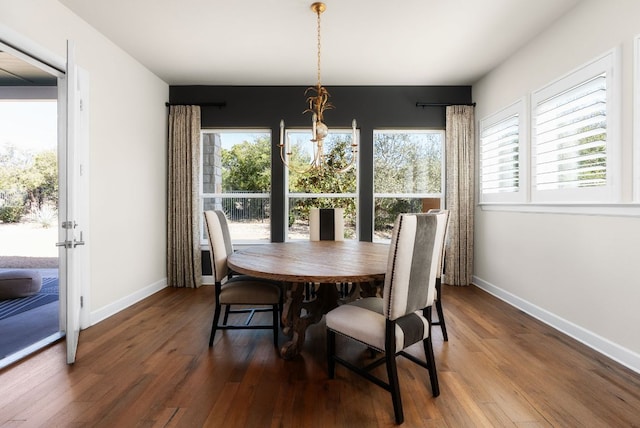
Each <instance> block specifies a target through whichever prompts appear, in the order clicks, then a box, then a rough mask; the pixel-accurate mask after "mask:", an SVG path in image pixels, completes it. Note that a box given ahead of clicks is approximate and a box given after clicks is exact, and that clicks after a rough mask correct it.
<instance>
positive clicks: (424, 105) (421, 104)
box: [416, 101, 476, 108]
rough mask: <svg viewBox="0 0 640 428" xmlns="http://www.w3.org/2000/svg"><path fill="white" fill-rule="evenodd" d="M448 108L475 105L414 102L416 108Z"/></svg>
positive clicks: (473, 104)
mask: <svg viewBox="0 0 640 428" xmlns="http://www.w3.org/2000/svg"><path fill="white" fill-rule="evenodd" d="M448 106H473V107H475V106H476V103H421V102H420V101H418V102H416V107H422V108H425V107H448Z"/></svg>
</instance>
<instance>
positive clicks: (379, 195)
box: [371, 128, 447, 242]
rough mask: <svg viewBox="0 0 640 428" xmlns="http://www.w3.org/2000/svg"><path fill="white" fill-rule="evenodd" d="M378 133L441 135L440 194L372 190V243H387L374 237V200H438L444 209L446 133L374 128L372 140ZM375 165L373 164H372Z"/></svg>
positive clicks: (440, 130)
mask: <svg viewBox="0 0 640 428" xmlns="http://www.w3.org/2000/svg"><path fill="white" fill-rule="evenodd" d="M376 132H379V133H384V132H402V133H407V134H408V133H412V132H413V133H424V132H433V133H439V134H440V135H441V139H442V159H441V162H442V164H441V166H440V171H441V174H442V176H441V177H440V193H382V192H376V191H375V189H373V191H374V192H373V200H372V202H373V209H372V210H371V234H372V236H373V241H374V242H389V240H387V239H384V240H383V239H376V237H375V235H376V234H375V215H376V213H375V205H376V198H394V199H400V198H407V199H414V198H417V199H427V198H428V199H440V206H441V207H443V208H444V207H446V170H447V159H446V156H447V154H446V151H447V150H446V131H445V130H444V129H426V128H424V129H422V128H420V129H402V128H393V129H383V128H376V129H374V130H373V134H374V138H375V133H376ZM373 155H374V156H375V153H373ZM374 165H375V162H374ZM375 173H376V171H375V167H374V170H373V176H374V180H373V181H374V186H375Z"/></svg>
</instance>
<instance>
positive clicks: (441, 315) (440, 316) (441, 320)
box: [436, 296, 449, 342]
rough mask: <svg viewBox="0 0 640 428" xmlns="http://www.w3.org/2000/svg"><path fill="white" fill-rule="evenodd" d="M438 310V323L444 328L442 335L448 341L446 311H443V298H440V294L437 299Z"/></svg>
mask: <svg viewBox="0 0 640 428" xmlns="http://www.w3.org/2000/svg"><path fill="white" fill-rule="evenodd" d="M436 311H437V312H438V325H439V326H440V329H441V330H442V337H443V338H444V341H445V342H447V341H448V340H449V336H448V335H447V325H446V324H445V323H444V312H443V311H442V300H440V296H438V300H436Z"/></svg>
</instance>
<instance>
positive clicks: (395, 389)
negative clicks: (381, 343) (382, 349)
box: [385, 352, 404, 424]
mask: <svg viewBox="0 0 640 428" xmlns="http://www.w3.org/2000/svg"><path fill="white" fill-rule="evenodd" d="M385 358H386V359H387V375H388V376H389V389H390V391H389V392H391V400H392V401H393V412H394V414H395V416H396V423H397V424H401V423H402V422H404V413H403V411H402V398H401V397H400V385H399V383H398V369H397V367H396V356H395V354H393V353H391V352H387V353H386V354H385Z"/></svg>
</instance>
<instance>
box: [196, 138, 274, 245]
mask: <svg viewBox="0 0 640 428" xmlns="http://www.w3.org/2000/svg"><path fill="white" fill-rule="evenodd" d="M220 133H229V134H230V133H237V134H252V133H264V134H269V135H271V129H268V128H232V129H223V128H202V129H201V130H200V160H199V162H200V172H199V178H198V194H199V203H198V205H199V210H198V212H199V213H200V215H201V216H203V212H204V200H205V199H210V198H229V197H232V196H231V195H233V197H242V198H253V199H264V198H269V199H271V193H204V192H203V191H202V189H204V183H203V178H204V177H203V175H202V164H203V161H204V159H203V156H204V150H203V149H204V147H203V146H204V134H220ZM204 227H205V225H204V218H202V221H200V249H201V250H209V241H208V239H207V235H206V233H205V230H204ZM232 241H233V246H234V247H236V246H238V247H241V246H243V245H245V246H246V245H259V244H264V243H265V241H264V240H252V239H232Z"/></svg>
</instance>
